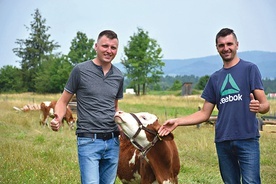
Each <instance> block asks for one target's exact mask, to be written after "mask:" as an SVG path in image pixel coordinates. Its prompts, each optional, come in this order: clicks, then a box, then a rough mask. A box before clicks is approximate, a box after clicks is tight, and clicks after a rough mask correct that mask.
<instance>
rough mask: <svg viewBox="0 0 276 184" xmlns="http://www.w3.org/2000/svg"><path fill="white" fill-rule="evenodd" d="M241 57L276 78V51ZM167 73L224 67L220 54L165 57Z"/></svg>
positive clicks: (196, 72) (209, 71)
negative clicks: (199, 56) (197, 56)
mask: <svg viewBox="0 0 276 184" xmlns="http://www.w3.org/2000/svg"><path fill="white" fill-rule="evenodd" d="M238 55H239V57H240V58H242V59H243V60H247V61H251V62H252V63H255V64H257V66H258V67H259V69H260V72H261V74H262V77H263V78H272V79H274V78H276V52H263V51H247V52H239V53H238ZM163 62H165V66H164V67H163V72H164V73H165V75H172V76H175V75H195V76H199V77H202V76H204V75H211V74H212V73H213V72H214V71H216V70H219V69H220V68H221V67H222V60H221V58H220V56H219V55H214V56H207V57H201V58H192V59H164V60H163ZM114 65H115V66H117V67H118V68H119V69H121V71H122V72H124V67H123V65H122V64H121V63H115V64H114Z"/></svg>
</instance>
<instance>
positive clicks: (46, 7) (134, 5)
mask: <svg viewBox="0 0 276 184" xmlns="http://www.w3.org/2000/svg"><path fill="white" fill-rule="evenodd" d="M35 9H39V11H40V13H41V15H42V18H44V19H46V26H49V27H50V29H49V31H48V32H47V33H48V34H50V35H51V37H50V40H54V41H55V42H57V43H58V44H59V45H60V46H61V47H60V48H59V49H58V50H56V52H61V53H62V54H68V52H69V49H70V46H71V41H72V40H73V39H74V38H75V37H76V34H77V32H78V31H81V32H83V33H85V34H86V35H87V37H88V38H90V39H94V40H96V39H97V37H98V34H99V33H100V32H101V31H102V30H105V29H111V30H113V31H115V32H116V33H117V34H118V37H119V49H118V53H117V56H116V58H115V59H114V60H113V62H114V63H116V62H120V59H121V58H122V57H123V56H124V53H123V48H124V47H125V46H127V44H128V42H129V41H130V37H131V36H133V35H134V34H135V33H137V30H138V28H142V29H143V30H144V31H147V32H148V35H149V37H150V38H152V39H155V40H156V41H157V43H158V44H159V45H160V47H161V48H162V54H163V59H190V58H198V57H205V56H210V55H217V51H216V48H215V36H216V34H217V32H219V30H220V29H222V28H225V27H228V28H231V29H233V30H234V31H235V33H236V34H237V37H238V41H239V51H240V52H242V51H252V50H258V51H269V52H276V36H275V34H276V12H275V10H276V1H275V0H231V1H229V0H228V1H226V0H136V1H134V0H97V1H96V0H0V67H3V66H4V65H13V66H19V63H18V62H17V61H18V60H20V58H18V57H17V56H16V55H15V54H14V53H13V51H12V49H13V48H18V47H19V45H18V44H16V43H15V42H16V40H17V39H27V38H28V37H29V34H30V32H29V31H28V30H27V29H26V27H25V26H27V27H30V24H31V22H32V21H33V16H32V14H34V12H35Z"/></svg>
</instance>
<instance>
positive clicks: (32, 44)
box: [13, 9, 59, 91]
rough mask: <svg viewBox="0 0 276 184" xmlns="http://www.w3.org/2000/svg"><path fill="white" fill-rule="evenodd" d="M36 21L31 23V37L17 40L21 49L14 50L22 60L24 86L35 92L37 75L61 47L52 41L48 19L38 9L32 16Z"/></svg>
mask: <svg viewBox="0 0 276 184" xmlns="http://www.w3.org/2000/svg"><path fill="white" fill-rule="evenodd" d="M32 16H33V18H34V20H33V21H32V22H31V28H28V27H27V26H25V27H26V28H27V30H30V35H29V38H28V39H17V41H16V42H15V43H16V44H18V45H19V48H14V49H13V52H14V53H15V54H16V55H17V56H18V57H19V58H21V61H19V63H20V65H21V70H22V75H23V76H22V77H23V86H24V87H25V88H27V90H28V91H35V81H34V79H35V78H36V73H37V72H38V70H39V67H40V66H41V64H42V62H44V61H47V59H48V56H49V55H51V54H52V52H53V50H55V49H56V48H58V47H59V45H58V44H57V43H54V41H53V40H52V41H50V40H49V39H50V34H47V31H48V30H49V29H50V27H48V26H46V25H45V23H46V19H42V16H41V14H40V12H39V10H38V9H36V10H35V13H34V14H32Z"/></svg>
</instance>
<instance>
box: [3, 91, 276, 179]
mask: <svg viewBox="0 0 276 184" xmlns="http://www.w3.org/2000/svg"><path fill="white" fill-rule="evenodd" d="M59 96H60V94H47V95H39V94H33V93H24V94H0V103H1V105H0V110H1V113H0V146H1V152H0V165H1V169H0V183H3V184H6V183H7V184H18V183H20V184H21V183H27V184H37V183H46V184H52V183H55V184H56V183H66V184H71V183H72V184H76V183H80V176H79V168H78V160H77V150H76V136H75V131H72V130H70V129H69V127H68V126H67V125H64V127H63V128H62V129H61V130H60V131H59V132H53V131H52V130H51V129H50V128H48V127H42V126H40V125H39V116H40V112H39V111H29V112H18V111H16V110H14V109H13V107H14V106H16V107H23V106H24V105H26V104H40V103H41V102H42V101H45V100H56V99H58V97H59ZM270 103H271V111H270V113H274V114H275V113H276V100H275V99H274V100H270ZM202 104H203V101H202V99H200V97H199V96H198V95H194V96H185V97H180V96H178V97H177V96H173V95H161V96H160V95H146V96H139V97H138V96H132V95H125V97H124V99H123V100H121V101H120V104H119V106H120V109H121V110H124V111H126V112H141V111H147V112H150V113H153V114H156V115H157V116H158V117H159V121H160V123H162V122H164V121H165V120H166V119H168V118H174V117H180V116H185V115H188V114H191V113H193V112H195V111H197V110H198V107H199V106H200V107H201V106H202ZM216 113H217V111H214V115H216ZM267 115H269V114H267ZM258 116H259V115H258ZM275 132H276V126H268V125H266V126H264V127H263V131H261V132H260V133H261V139H260V145H261V177H262V182H263V183H264V184H271V183H276V174H275V171H276V159H275V158H276V133H275ZM173 133H174V136H175V141H176V144H177V147H178V151H179V155H180V160H181V170H180V174H179V183H180V184H219V183H222V181H221V178H220V174H219V170H218V163H217V156H216V150H215V146H214V127H213V126H212V125H210V124H207V123H202V124H201V126H200V128H198V127H196V126H189V127H179V128H178V129H176V130H175V131H174V132H173ZM116 184H120V181H119V180H117V181H116Z"/></svg>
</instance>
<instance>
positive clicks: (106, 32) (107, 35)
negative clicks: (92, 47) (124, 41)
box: [98, 30, 118, 40]
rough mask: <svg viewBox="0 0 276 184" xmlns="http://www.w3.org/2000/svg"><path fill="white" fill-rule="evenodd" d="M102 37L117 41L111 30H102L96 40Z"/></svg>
mask: <svg viewBox="0 0 276 184" xmlns="http://www.w3.org/2000/svg"><path fill="white" fill-rule="evenodd" d="M102 36H106V37H107V38H109V39H117V40H118V37H117V34H116V33H115V32H114V31H111V30H104V31H102V32H100V34H99V36H98V40H99V39H100V38H101V37H102Z"/></svg>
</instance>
